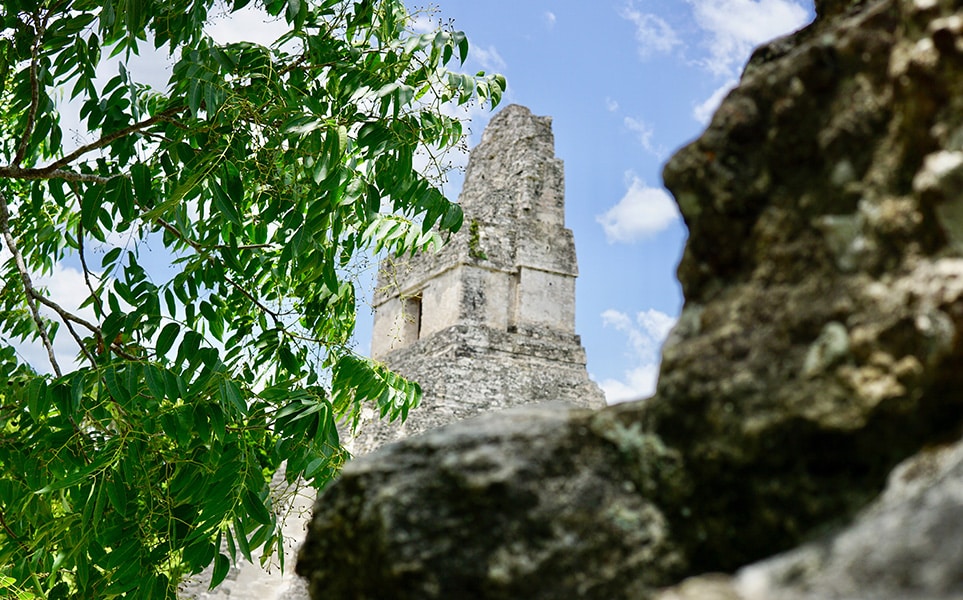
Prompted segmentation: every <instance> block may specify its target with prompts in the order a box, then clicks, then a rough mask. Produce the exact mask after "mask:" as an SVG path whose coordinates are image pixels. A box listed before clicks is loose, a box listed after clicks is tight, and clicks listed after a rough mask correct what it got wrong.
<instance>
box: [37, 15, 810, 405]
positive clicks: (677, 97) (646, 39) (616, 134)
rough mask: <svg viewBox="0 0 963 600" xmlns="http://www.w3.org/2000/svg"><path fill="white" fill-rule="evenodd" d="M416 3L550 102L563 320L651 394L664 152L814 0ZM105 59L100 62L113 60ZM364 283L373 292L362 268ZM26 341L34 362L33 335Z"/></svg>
mask: <svg viewBox="0 0 963 600" xmlns="http://www.w3.org/2000/svg"><path fill="white" fill-rule="evenodd" d="M419 6H420V5H419V4H417V3H415V2H410V3H409V8H410V9H412V10H417V11H419V12H418V19H419V22H417V23H416V27H430V26H432V25H434V24H437V23H438V22H439V21H441V22H444V23H447V22H449V21H450V20H451V21H453V25H454V27H455V28H456V29H460V30H463V31H465V32H466V33H467V34H468V37H469V40H470V43H471V51H470V58H469V63H468V65H467V68H468V69H469V70H472V71H475V70H480V69H483V70H485V71H489V72H492V71H494V72H500V73H502V74H504V75H505V76H506V77H507V78H508V86H509V87H508V91H507V93H506V95H505V98H504V100H503V103H504V104H509V103H518V104H524V105H526V106H528V107H529V108H530V109H531V110H532V111H533V112H534V113H535V114H538V115H550V116H552V117H553V119H554V121H553V123H554V131H555V140H556V154H557V156H558V157H560V158H561V159H563V160H564V161H565V171H566V211H567V212H566V219H567V224H568V226H569V227H570V228H571V229H572V230H573V231H574V233H575V240H576V247H577V250H578V255H579V267H580V271H581V275H580V277H579V280H578V296H577V316H576V319H577V323H576V329H577V331H578V333H579V334H581V336H582V342H583V344H584V346H585V348H586V351H587V355H588V368H589V373H590V374H591V376H592V377H593V378H594V379H595V380H596V381H598V382H599V383H600V385H601V386H602V388H603V390H604V391H605V392H606V395H607V398H608V400H609V401H610V402H617V401H622V400H627V399H633V398H639V397H644V396H647V395H649V394H650V393H651V392H652V390H653V389H654V384H655V377H656V374H657V369H658V361H659V349H660V346H661V344H662V341H663V340H664V338H665V336H666V335H667V333H668V331H669V329H670V328H671V326H672V325H673V324H674V322H675V318H676V317H677V316H678V314H679V311H680V309H681V305H682V296H681V291H680V289H679V285H678V282H677V281H676V278H675V268H676V265H677V263H678V260H679V257H680V254H681V251H682V247H683V244H684V242H685V235H686V233H685V228H684V226H683V224H682V220H681V218H680V217H679V215H678V212H677V211H676V209H675V205H674V203H673V202H672V201H671V200H670V198H669V196H668V195H667V193H666V192H665V190H664V189H663V188H662V186H661V177H660V172H661V169H662V165H663V164H664V162H665V160H666V159H667V158H668V157H669V156H670V155H671V154H672V152H674V151H675V150H676V149H677V148H679V147H680V146H681V145H683V144H684V143H686V142H688V141H690V140H692V139H693V138H695V137H696V136H698V135H699V133H700V131H701V130H702V129H703V128H704V127H705V125H706V123H707V121H708V119H709V117H710V115H711V113H712V110H713V109H714V108H715V106H716V105H717V104H718V102H719V100H720V99H721V97H722V96H723V95H724V93H725V92H726V91H727V90H728V89H729V88H731V86H732V85H733V84H734V83H735V81H736V78H737V77H738V74H739V71H740V70H741V68H742V66H743V64H744V63H745V61H746V60H747V59H748V57H749V54H750V52H751V51H752V48H753V47H754V46H756V45H757V44H759V43H762V42H765V41H767V40H769V39H772V38H774V37H777V36H779V35H783V34H785V33H788V32H790V31H793V30H795V29H798V28H799V27H801V26H803V25H805V24H806V23H808V22H809V21H811V19H812V18H813V6H812V0H595V1H593V2H585V1H576V0H483V1H482V0H442V1H441V2H438V3H435V4H434V5H433V6H432V7H427V8H421V9H419ZM281 31H282V29H281V28H280V27H279V26H277V24H270V23H265V22H264V17H263V16H261V15H257V14H254V13H250V12H249V13H246V14H245V15H242V16H241V17H238V18H234V19H221V20H218V21H217V22H216V23H215V24H214V25H213V26H212V27H211V33H212V35H214V36H215V37H216V38H217V39H218V40H219V41H224V42H226V41H236V40H241V39H246V40H249V41H255V42H259V43H264V44H270V43H271V42H272V41H273V40H274V39H275V38H276V37H277V35H279V34H280V32H281ZM167 62H168V61H166V60H163V59H158V58H157V57H151V56H149V55H147V56H144V57H142V58H137V59H135V61H134V62H132V64H130V65H129V70H130V71H131V72H132V73H133V74H134V77H135V78H136V79H138V80H139V81H142V82H145V83H150V84H153V85H156V86H158V87H161V88H163V87H164V86H165V84H166V80H167V76H168V74H169V64H167ZM104 72H105V74H107V76H111V75H112V74H113V73H114V72H116V66H115V65H109V66H107V67H105V69H104ZM68 112H69V111H68ZM470 115H471V117H472V122H471V131H472V136H471V137H472V139H471V144H472V145H474V144H475V143H477V142H478V139H479V138H480V134H481V132H482V130H483V129H484V126H485V125H486V124H487V122H488V119H489V118H490V116H491V115H490V114H489V113H488V112H487V111H484V110H480V109H477V108H476V109H474V110H471V111H470ZM72 120H73V122H74V125H73V127H72V125H71V121H72ZM75 123H76V116H73V117H72V116H71V115H69V114H65V117H64V126H65V140H68V142H67V143H68V144H69V143H70V142H69V140H70V139H71V135H70V130H71V129H72V128H73V129H74V130H75V129H76V125H75ZM75 141H76V140H75ZM463 160H464V157H462V161H463ZM459 179H460V178H459V177H453V178H452V182H451V183H450V184H449V185H448V186H447V189H446V192H448V194H449V197H452V198H453V197H455V196H457V193H458V186H459ZM118 243H121V244H122V243H123V241H122V240H118ZM39 283H41V284H46V285H47V286H48V287H49V289H50V293H51V295H52V297H53V298H54V299H55V300H59V301H61V303H62V304H64V305H65V306H67V307H68V308H75V304H76V302H74V301H73V300H76V299H77V298H79V297H80V296H79V295H78V294H77V291H76V290H78V289H83V281H82V276H81V274H80V272H79V271H78V270H77V269H76V268H74V267H72V266H71V265H70V264H69V262H68V263H65V264H62V265H57V267H56V268H55V270H54V273H53V274H52V275H50V276H46V277H43V278H41V280H40V281H39ZM363 288H365V289H366V290H367V293H368V295H369V299H370V291H371V284H370V282H369V283H367V284H366V285H365V286H363ZM370 331H371V315H370V310H369V309H368V308H366V306H365V305H364V304H362V305H361V306H359V325H358V333H357V338H358V349H359V350H361V351H366V349H367V348H368V347H369V344H370V339H369V338H370ZM61 338H62V339H60V338H58V344H57V346H58V348H57V350H58V354H60V353H61V352H63V353H64V356H65V357H69V356H73V355H74V354H75V353H76V349H75V348H74V347H73V345H72V341H70V340H69V338H68V337H67V336H61ZM23 354H24V355H25V357H26V358H27V359H28V360H30V362H31V363H33V364H34V365H35V366H38V367H41V368H43V365H44V364H45V362H46V361H45V360H44V358H43V357H44V353H43V351H42V349H40V348H39V347H34V348H24V349H23ZM64 362H66V363H70V360H69V358H68V359H67V360H65V361H64Z"/></svg>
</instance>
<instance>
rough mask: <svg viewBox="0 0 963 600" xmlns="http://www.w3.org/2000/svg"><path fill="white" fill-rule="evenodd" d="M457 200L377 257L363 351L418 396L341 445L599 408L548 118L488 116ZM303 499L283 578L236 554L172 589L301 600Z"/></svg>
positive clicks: (306, 508) (517, 113)
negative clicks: (398, 250)
mask: <svg viewBox="0 0 963 600" xmlns="http://www.w3.org/2000/svg"><path fill="white" fill-rule="evenodd" d="M459 203H460V204H461V206H462V209H463V211H464V213H465V224H464V225H463V227H462V229H461V230H460V231H459V232H458V233H457V234H456V235H454V236H452V238H451V239H450V240H449V242H448V243H447V244H446V245H445V246H444V247H443V248H442V249H441V250H439V251H438V252H437V253H433V254H420V255H416V256H414V257H411V258H405V259H395V260H386V261H383V262H382V264H381V268H380V270H379V276H378V287H377V289H376V292H375V297H374V302H373V305H374V311H375V314H374V328H373V334H372V340H371V355H372V357H373V358H375V359H377V360H381V361H384V362H385V363H386V364H387V365H389V366H390V367H391V368H392V369H393V370H395V371H396V372H398V373H400V374H402V375H404V376H406V377H408V378H410V379H412V380H414V381H418V382H419V383H420V384H421V386H422V389H423V391H424V397H423V399H422V403H421V405H420V406H419V407H418V408H417V409H416V410H413V411H412V412H411V413H410V414H409V415H408V419H407V421H406V422H405V423H404V424H399V423H391V424H388V423H384V422H381V421H377V420H376V419H375V418H374V416H375V415H374V411H367V413H368V414H367V415H366V418H365V422H363V423H362V426H361V431H360V433H359V435H358V437H356V438H355V439H354V440H350V441H348V445H349V448H350V449H351V450H352V452H353V453H354V454H355V455H359V454H363V453H366V452H370V451H371V450H374V449H375V448H377V447H378V446H381V445H383V444H385V443H388V442H390V441H393V440H396V439H399V438H401V437H404V436H407V435H413V434H415V433H420V432H422V431H426V430H428V429H432V428H434V427H440V426H441V425H445V424H447V423H451V422H453V421H457V420H461V419H464V418H467V417H471V416H474V415H478V414H481V413H484V412H490V411H495V410H500V409H503V408H509V407H515V406H521V405H526V404H534V403H542V402H558V403H564V404H568V405H575V406H581V407H588V408H597V407H602V406H604V405H605V398H604V395H603V394H602V391H601V390H600V389H599V387H598V386H597V385H596V384H595V383H594V382H593V381H592V380H590V379H589V377H588V371H587V370H586V367H585V350H584V349H583V348H582V344H581V341H580V339H579V337H578V335H576V334H575V278H576V276H577V275H578V267H577V264H576V258H575V242H574V239H573V236H572V232H571V230H569V229H566V227H565V196H564V176H563V170H562V161H561V160H560V159H558V158H556V157H555V140H554V136H553V135H552V129H551V118H550V117H537V116H534V115H532V113H531V112H530V111H529V110H528V109H527V108H525V107H522V106H518V105H512V106H508V107H507V108H505V109H503V110H502V111H501V112H499V113H498V114H497V115H496V116H495V117H494V118H493V119H492V120H491V123H490V124H489V125H488V127H487V128H486V130H485V132H484V134H483V135H482V141H481V143H480V144H479V145H478V146H477V147H476V148H475V149H474V150H473V151H472V152H471V157H470V159H469V162H468V168H467V172H466V174H465V183H464V186H463V191H462V193H461V196H460V197H459ZM312 503H313V499H311V498H299V499H298V502H297V503H296V506H293V507H292V510H291V511H290V513H289V514H293V515H300V517H299V518H296V517H292V518H289V520H288V522H287V523H286V525H285V535H286V536H289V537H290V538H291V544H290V545H289V548H290V552H289V553H287V557H286V560H285V564H286V565H288V567H287V568H288V571H287V572H286V573H284V575H283V576H282V575H281V574H280V573H279V572H278V569H276V568H275V569H273V572H272V573H266V572H265V571H264V570H263V569H262V568H261V567H259V566H257V565H252V564H249V563H245V562H243V561H242V563H241V564H239V565H238V566H237V567H233V568H232V569H231V571H230V573H229V574H228V577H227V579H226V580H225V581H224V582H223V583H222V584H221V586H219V588H218V589H216V590H214V591H210V592H209V591H207V590H206V584H205V582H206V581H208V580H209V577H210V573H209V572H208V573H206V574H205V575H203V576H201V577H198V578H196V579H194V580H193V581H192V582H190V583H188V584H187V585H186V586H185V587H184V590H183V593H182V597H187V598H195V599H198V600H215V599H217V600H226V599H227V598H230V599H232V600H307V598H308V592H307V589H306V587H305V585H304V583H303V582H302V581H301V580H300V579H299V578H298V577H297V576H296V575H295V574H294V573H293V565H294V562H295V554H296V551H297V547H298V546H299V545H300V543H301V541H302V540H303V538H304V534H305V531H306V525H307V522H308V520H310V517H311V514H310V507H311V504H312Z"/></svg>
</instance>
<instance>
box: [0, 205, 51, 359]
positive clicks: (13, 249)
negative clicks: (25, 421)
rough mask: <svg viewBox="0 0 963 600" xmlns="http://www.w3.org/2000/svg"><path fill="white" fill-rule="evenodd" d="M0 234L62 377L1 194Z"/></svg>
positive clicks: (42, 337)
mask: <svg viewBox="0 0 963 600" xmlns="http://www.w3.org/2000/svg"><path fill="white" fill-rule="evenodd" d="M0 233H2V235H3V239H4V241H5V242H6V244H7V249H8V250H10V254H12V255H13V259H14V262H15V264H16V265H17V271H18V272H19V273H20V283H21V284H22V285H23V291H24V294H25V295H26V296H27V306H29V307H30V313H31V316H32V317H33V322H34V323H35V324H36V325H37V330H38V332H39V333H40V340H41V341H42V342H43V345H44V348H46V350H47V358H49V359H50V365H51V367H53V370H54V373H55V374H56V375H57V377H60V376H61V375H62V373H61V372H60V365H59V364H57V356H56V354H55V353H54V349H53V344H52V343H51V341H50V336H49V335H48V334H47V328H46V327H45V326H44V323H43V319H41V318H40V310H39V309H38V308H37V297H38V296H39V294H38V293H37V292H36V290H34V289H33V282H31V281H30V273H28V272H27V265H26V263H25V262H24V261H23V255H22V254H21V253H20V249H19V248H18V247H17V242H16V240H14V239H13V234H12V233H11V232H10V207H9V206H8V205H7V199H6V197H4V196H3V195H2V194H0Z"/></svg>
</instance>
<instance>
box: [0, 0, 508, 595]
mask: <svg viewBox="0 0 963 600" xmlns="http://www.w3.org/2000/svg"><path fill="white" fill-rule="evenodd" d="M248 2H249V0H233V4H230V5H221V4H219V3H215V0H3V3H2V11H3V12H2V15H0V19H2V21H0V29H2V32H0V236H2V239H0V241H2V247H3V250H2V254H0V260H2V262H3V265H2V272H3V281H2V285H3V287H2V290H0V381H2V382H3V383H2V384H0V385H2V387H0V569H2V571H3V574H4V576H5V579H4V582H5V586H6V587H8V588H9V587H10V586H11V585H15V586H19V587H21V588H23V589H27V590H29V591H30V592H31V593H33V594H36V595H38V596H44V597H50V598H62V597H82V598H110V597H130V598H141V597H143V598H147V597H152V598H170V597H173V595H174V589H175V586H176V584H177V582H178V581H179V580H180V579H181V578H182V577H183V576H185V575H186V574H189V573H196V572H199V571H200V570H201V569H203V568H204V567H206V566H207V565H210V564H212V563H213V565H214V584H216V583H218V582H219V581H220V580H222V579H223V578H224V576H225V575H226V573H227V570H228V566H229V563H230V561H231V560H232V559H234V558H236V557H237V556H244V557H247V558H249V559H250V558H251V554H252V552H254V551H255V550H258V551H260V552H262V553H264V554H265V555H267V556H270V554H271V553H272V552H278V553H279V554H281V553H280V550H281V534H280V530H279V525H280V523H279V519H280V517H279V513H280V511H281V507H282V505H283V500H284V496H285V494H289V493H291V492H292V490H293V489H295V488H296V487H297V486H298V485H300V484H299V481H302V480H303V481H306V482H308V484H309V485H311V486H313V487H315V488H320V487H322V486H323V485H324V484H325V483H326V482H328V481H330V479H331V478H332V477H333V476H334V475H335V474H336V473H337V471H338V469H339V467H340V466H341V464H342V462H343V461H344V460H345V458H346V455H345V451H344V450H343V448H342V445H341V442H340V440H339V436H338V430H337V428H336V423H338V422H347V423H349V424H352V423H353V424H357V419H358V415H359V412H360V408H361V406H362V403H364V402H369V403H373V405H374V406H375V407H376V408H377V409H378V410H380V414H381V416H382V417H384V418H388V419H395V418H399V417H402V418H403V417H404V416H405V415H406V414H407V411H408V410H409V409H410V408H411V407H412V406H414V405H415V404H416V403H417V400H418V396H419V394H420V391H419V389H418V387H417V385H415V384H413V383H409V382H407V381H405V380H403V379H401V378H400V377H398V376H396V375H394V374H392V373H391V372H389V371H388V370H386V369H385V368H383V367H382V366H380V365H378V364H375V363H372V362H370V361H369V360H367V359H364V358H362V357H359V356H357V355H355V354H353V353H352V351H351V350H350V348H349V346H348V342H349V337H350V335H351V332H352V330H353V328H354V319H355V296H354V287H353V285H352V282H351V279H350V277H349V276H347V275H346V274H345V273H346V271H345V269H346V268H347V267H349V266H350V265H351V263H352V259H353V258H354V257H357V256H358V255H359V254H360V253H363V252H365V251H368V250H372V249H373V250H379V251H380V250H387V251H388V252H393V253H403V252H408V251H413V250H415V249H418V248H423V247H426V246H429V245H432V244H434V243H436V242H437V241H438V239H439V233H438V232H441V233H442V234H443V233H444V232H446V231H455V230H457V229H458V228H459V227H460V225H461V222H462V215H461V211H460V209H459V208H458V206H457V205H455V204H452V203H450V202H449V201H448V200H446V199H445V198H444V197H443V195H442V194H441V193H440V192H439V191H438V189H436V187H435V186H434V185H433V184H432V181H431V180H430V179H428V178H426V177H425V176H424V175H422V174H421V173H420V172H419V171H418V170H417V169H415V168H413V166H412V165H413V163H415V162H417V161H416V160H415V156H416V153H417V152H418V150H419V149H425V150H426V151H427V152H428V153H429V154H433V153H437V152H438V151H442V150H444V149H446V148H450V147H452V146H453V145H455V144H457V143H459V142H460V141H461V139H462V126H461V123H460V122H459V121H458V120H457V119H456V118H452V117H450V116H446V112H445V111H443V110H442V107H443V104H445V103H453V104H464V103H467V102H475V101H488V102H489V103H491V104H492V105H494V104H496V103H497V102H498V100H499V98H500V96H501V93H502V91H503V89H504V85H505V84H504V79H503V78H501V77H500V76H493V75H487V76H486V75H485V74H483V73H479V74H477V75H466V74H463V73H461V72H459V71H458V69H459V68H460V67H459V65H460V64H462V63H463V62H464V59H465V56H466V53H467V51H468V44H467V41H466V38H465V35H464V34H462V33H460V32H456V31H452V30H450V29H447V28H440V29H438V30H436V31H433V32H431V33H428V34H421V33H417V32H416V31H414V30H413V29H412V26H411V22H412V21H411V16H410V15H409V13H408V12H407V11H406V9H405V7H404V6H403V4H402V3H401V2H400V1H399V0H357V1H352V2H348V1H344V0H262V2H260V3H259V6H260V8H261V9H263V10H264V11H266V12H267V13H269V14H270V15H274V16H280V17H281V18H283V19H284V20H285V22H286V23H287V24H288V27H289V32H288V33H287V34H286V35H284V36H283V37H281V38H280V39H278V40H277V42H276V43H274V44H273V45H272V46H270V47H265V46H261V45H257V44H253V43H233V44H218V43H215V42H214V41H213V40H212V39H211V37H210V36H209V35H208V34H207V33H206V32H205V29H204V27H205V25H206V24H207V23H208V22H209V21H210V15H212V14H214V13H215V12H216V11H218V10H222V11H225V12H227V13H231V12H233V11H235V10H238V9H241V8H243V7H244V5H245V4H247V3H248ZM141 52H160V53H162V54H163V55H164V56H169V60H170V61H171V62H172V63H173V71H172V73H173V74H172V76H171V78H170V82H169V85H168V87H167V88H166V89H164V90H158V89H152V88H151V87H149V86H147V85H143V84H142V83H138V81H136V80H135V79H134V77H132V75H131V74H130V73H129V71H128V69H127V68H125V65H126V64H127V61H128V59H129V58H130V57H131V56H132V55H135V54H138V53H141ZM109 57H116V58H115V59H114V60H118V61H119V62H118V63H117V64H118V66H119V68H118V71H117V75H115V76H113V77H102V78H99V77H98V76H97V69H98V66H99V65H102V64H103V63H104V61H105V60H107V59H108V58H109ZM449 68H450V69H451V70H449ZM65 102H73V103H75V105H79V106H80V118H81V119H82V122H83V128H84V129H83V131H84V135H85V136H86V139H84V140H83V141H82V142H80V143H79V145H75V147H73V148H67V149H66V150H64V147H65V146H64V139H65V132H64V131H63V129H62V128H61V124H60V115H59V113H58V107H59V106H62V105H63V104H64V103H65ZM118 236H122V237H123V238H124V239H125V242H124V243H122V244H117V243H116V240H117V239H118ZM97 249H100V252H99V253H98V252H96V250H97ZM158 255H160V256H164V257H167V258H169V260H170V264H169V265H168V266H167V267H165V268H164V269H162V270H161V272H162V275H158V273H157V272H156V271H157V269H153V270H152V269H151V268H150V265H149V264H148V263H149V262H150V260H153V259H152V258H151V257H152V256H153V257H154V258H156V256H158ZM64 260H68V261H74V263H75V264H77V265H79V266H78V269H79V270H80V271H81V272H82V273H83V275H84V279H85V281H86V289H85V290H84V291H82V292H80V293H81V295H83V296H84V297H86V300H85V301H84V303H83V307H84V310H83V311H80V312H76V311H75V312H71V311H69V310H67V309H65V308H64V307H63V306H61V305H60V304H58V303H57V302H56V300H55V299H54V298H52V297H51V295H50V294H49V293H48V291H47V290H45V289H44V288H43V287H42V286H39V285H37V284H36V282H37V281H40V279H38V277H40V276H43V275H49V274H50V273H52V272H53V270H54V268H55V265H57V264H58V263H60V262H61V261H64ZM98 263H99V264H98ZM91 315H92V316H91ZM64 337H66V338H67V340H68V341H70V340H73V342H74V343H75V344H76V349H77V353H78V354H77V361H76V362H75V363H71V364H60V363H62V362H65V361H63V360H58V357H57V354H56V353H55V352H54V343H55V342H56V341H57V340H61V343H62V342H63V338H64ZM24 342H35V343H38V344H40V345H42V346H43V347H44V348H45V349H46V350H47V353H48V355H49V365H46V366H43V367H41V366H39V365H28V364H26V363H25V361H24V359H23V358H22V357H21V356H20V355H19V354H18V351H17V347H18V345H19V344H22V343H24ZM48 371H49V373H48ZM283 464H286V471H285V473H286V474H285V478H286V481H285V482H284V485H281V486H277V485H275V486H272V484H271V480H272V475H273V474H274V473H276V472H277V471H278V469H279V468H280V467H281V466H282V465H283ZM222 547H223V548H226V549H227V552H226V553H225V552H222V551H221V549H222ZM11 582H12V583H11Z"/></svg>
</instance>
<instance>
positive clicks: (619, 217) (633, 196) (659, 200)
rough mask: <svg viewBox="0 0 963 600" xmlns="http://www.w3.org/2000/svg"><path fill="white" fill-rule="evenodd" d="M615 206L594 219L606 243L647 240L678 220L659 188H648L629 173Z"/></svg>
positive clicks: (675, 209)
mask: <svg viewBox="0 0 963 600" xmlns="http://www.w3.org/2000/svg"><path fill="white" fill-rule="evenodd" d="M626 178H627V180H628V190H627V191H626V192H625V195H624V196H622V199H621V200H619V203H618V204H616V205H615V206H613V207H612V208H610V209H609V210H608V211H606V213H605V214H603V215H599V216H598V217H596V219H595V220H596V221H598V222H599V223H600V224H601V225H602V228H603V229H604V230H605V237H606V239H607V240H608V241H609V243H614V242H625V243H632V242H636V241H639V240H641V239H645V238H647V237H651V236H653V235H655V234H657V233H659V232H660V231H663V230H665V229H666V228H668V227H669V226H670V225H671V224H672V223H674V222H675V221H676V220H678V219H679V209H678V207H677V206H676V204H675V202H674V201H673V200H672V198H670V197H669V194H668V193H667V192H666V191H665V190H664V189H662V188H654V187H648V186H647V185H645V182H644V181H642V180H641V179H639V177H638V176H637V175H635V174H634V173H632V172H629V173H627V174H626Z"/></svg>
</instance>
